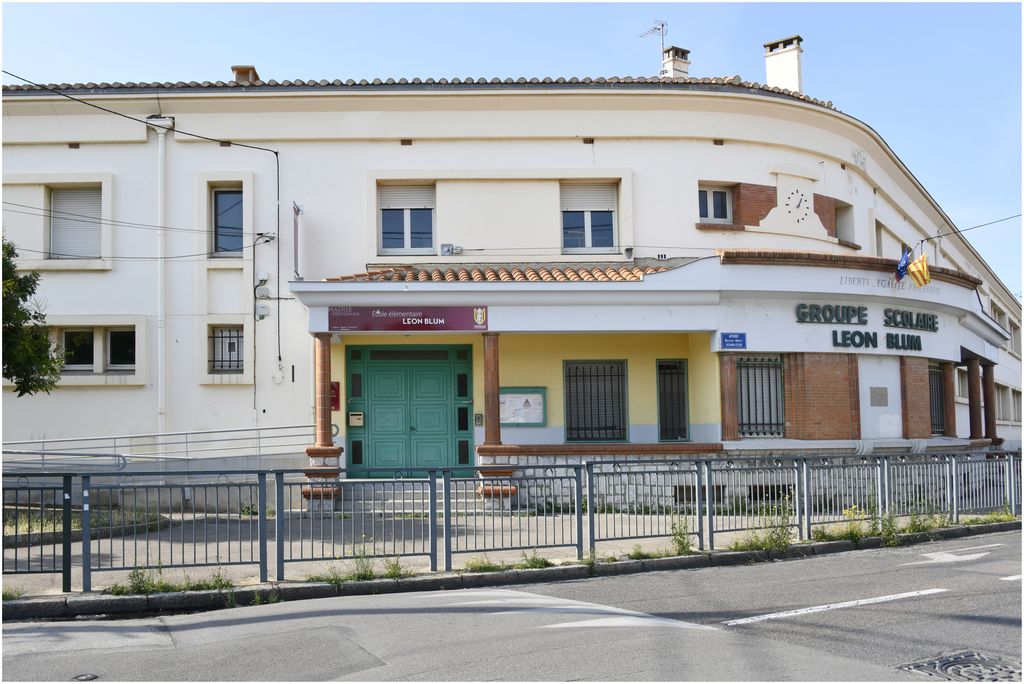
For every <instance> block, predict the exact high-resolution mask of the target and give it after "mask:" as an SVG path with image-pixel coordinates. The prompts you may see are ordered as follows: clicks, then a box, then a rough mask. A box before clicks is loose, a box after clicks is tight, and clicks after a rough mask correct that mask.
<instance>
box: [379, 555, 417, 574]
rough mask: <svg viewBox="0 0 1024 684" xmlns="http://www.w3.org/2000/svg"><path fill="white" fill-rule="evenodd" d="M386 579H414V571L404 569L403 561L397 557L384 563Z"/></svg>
mask: <svg viewBox="0 0 1024 684" xmlns="http://www.w3.org/2000/svg"><path fill="white" fill-rule="evenodd" d="M384 577H387V578H388V579H402V578H403V577H412V570H409V569H407V568H403V567H402V560H401V559H400V558H399V557H398V556H395V557H394V558H389V559H386V560H385V561H384Z"/></svg>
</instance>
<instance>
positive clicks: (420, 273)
mask: <svg viewBox="0 0 1024 684" xmlns="http://www.w3.org/2000/svg"><path fill="white" fill-rule="evenodd" d="M666 270H668V269H667V268H666V267H654V266H637V265H635V264H632V265H629V266H624V265H621V264H613V265H608V264H573V265H572V266H567V265H566V266H559V265H555V264H534V265H529V264H507V265H500V264H499V265H495V266H489V265H482V264H481V265H465V266H430V267H420V266H395V267H393V268H381V269H376V270H370V271H366V272H364V273H351V274H346V275H339V276H334V277H332V278H325V279H324V281H325V282H333V283H380V282H393V283H397V282H403V281H404V282H421V283H425V282H435V283H482V282H488V283H497V282H503V283H512V282H520V283H522V282H548V283H550V282H560V283H564V282H573V283H576V282H605V283H607V282H616V283H624V282H640V281H642V280H643V279H644V276H647V275H650V274H652V273H660V272H661V271H666Z"/></svg>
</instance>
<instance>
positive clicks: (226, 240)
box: [213, 190, 242, 252]
mask: <svg viewBox="0 0 1024 684" xmlns="http://www.w3.org/2000/svg"><path fill="white" fill-rule="evenodd" d="M213 226H214V251H215V252H241V251H242V191H241V190H218V191H216V192H215V193H213Z"/></svg>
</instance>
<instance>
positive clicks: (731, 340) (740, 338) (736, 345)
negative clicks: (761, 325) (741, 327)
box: [719, 332, 747, 349]
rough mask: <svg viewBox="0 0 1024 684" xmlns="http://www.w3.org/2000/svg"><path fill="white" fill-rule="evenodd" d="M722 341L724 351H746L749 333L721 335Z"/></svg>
mask: <svg viewBox="0 0 1024 684" xmlns="http://www.w3.org/2000/svg"><path fill="white" fill-rule="evenodd" d="M719 334H720V335H721V339H722V349H746V348H747V333H745V332H742V333H738V332H729V333H719Z"/></svg>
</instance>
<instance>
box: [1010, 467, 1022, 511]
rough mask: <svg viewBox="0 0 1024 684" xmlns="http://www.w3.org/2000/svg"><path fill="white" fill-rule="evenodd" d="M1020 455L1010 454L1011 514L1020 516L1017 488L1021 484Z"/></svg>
mask: <svg viewBox="0 0 1024 684" xmlns="http://www.w3.org/2000/svg"><path fill="white" fill-rule="evenodd" d="M1019 463H1020V454H1010V473H1011V475H1010V477H1011V478H1012V479H1011V482H1010V484H1011V486H1012V489H1011V490H1010V513H1012V514H1013V515H1018V514H1020V503H1021V502H1020V501H1018V500H1017V486H1018V485H1019V484H1020V482H1019V480H1020V472H1019V470H1020V466H1019V465H1018V464H1019Z"/></svg>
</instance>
